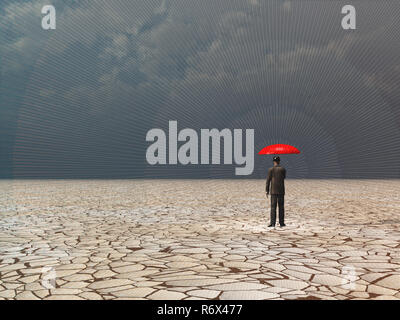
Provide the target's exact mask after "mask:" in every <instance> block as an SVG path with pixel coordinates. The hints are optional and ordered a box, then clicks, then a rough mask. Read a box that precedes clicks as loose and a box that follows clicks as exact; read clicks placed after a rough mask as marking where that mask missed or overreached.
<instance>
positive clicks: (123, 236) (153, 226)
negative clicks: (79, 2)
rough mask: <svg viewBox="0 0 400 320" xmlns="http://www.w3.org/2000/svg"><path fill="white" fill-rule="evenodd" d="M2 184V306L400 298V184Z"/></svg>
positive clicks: (55, 181) (91, 181) (385, 182)
mask: <svg viewBox="0 0 400 320" xmlns="http://www.w3.org/2000/svg"><path fill="white" fill-rule="evenodd" d="M264 190H265V182H264V181H263V180H175V181H174V180H108V181H106V180H100V181H93V180H66V181H65V180H53V181H52V180H48V181H45V180H15V181H11V180H9V181H7V180H3V181H0V191H1V195H0V299H174V300H175V299H178V300H180V299H185V300H190V299H196V300H197V299H400V292H399V290H400V181H399V180H389V181H379V180H363V181H361V180H288V181H287V186H286V191H287V196H286V200H285V201H286V202H285V205H286V224H287V227H285V228H279V227H278V228H275V229H270V228H267V225H268V223H269V201H267V200H266V198H265V194H264Z"/></svg>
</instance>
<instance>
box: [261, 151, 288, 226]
mask: <svg viewBox="0 0 400 320" xmlns="http://www.w3.org/2000/svg"><path fill="white" fill-rule="evenodd" d="M273 161H274V166H273V167H272V168H269V169H268V176H267V185H266V190H265V191H266V193H267V197H268V195H269V194H270V190H271V223H270V225H269V226H268V227H275V222H276V205H277V204H278V205H279V225H280V226H281V227H284V226H285V207H284V201H285V178H286V169H285V168H284V167H281V166H280V165H279V163H280V162H281V159H280V158H279V157H274V159H273Z"/></svg>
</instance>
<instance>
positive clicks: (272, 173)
mask: <svg viewBox="0 0 400 320" xmlns="http://www.w3.org/2000/svg"><path fill="white" fill-rule="evenodd" d="M285 178H286V169H285V168H284V167H281V166H276V167H272V168H269V169H268V175H267V185H266V188H265V191H266V192H267V193H270V194H285Z"/></svg>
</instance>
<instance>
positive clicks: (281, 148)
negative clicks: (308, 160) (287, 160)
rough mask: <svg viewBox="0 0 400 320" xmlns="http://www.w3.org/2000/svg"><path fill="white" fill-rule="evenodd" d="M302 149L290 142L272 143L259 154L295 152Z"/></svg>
mask: <svg viewBox="0 0 400 320" xmlns="http://www.w3.org/2000/svg"><path fill="white" fill-rule="evenodd" d="M293 153H300V150H299V149H297V148H296V147H293V146H291V145H288V144H272V145H270V146H266V147H265V148H263V149H261V150H260V152H259V153H258V154H293Z"/></svg>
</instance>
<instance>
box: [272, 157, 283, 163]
mask: <svg viewBox="0 0 400 320" xmlns="http://www.w3.org/2000/svg"><path fill="white" fill-rule="evenodd" d="M272 160H273V162H276V163H280V162H281V158H279V157H274V159H272Z"/></svg>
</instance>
